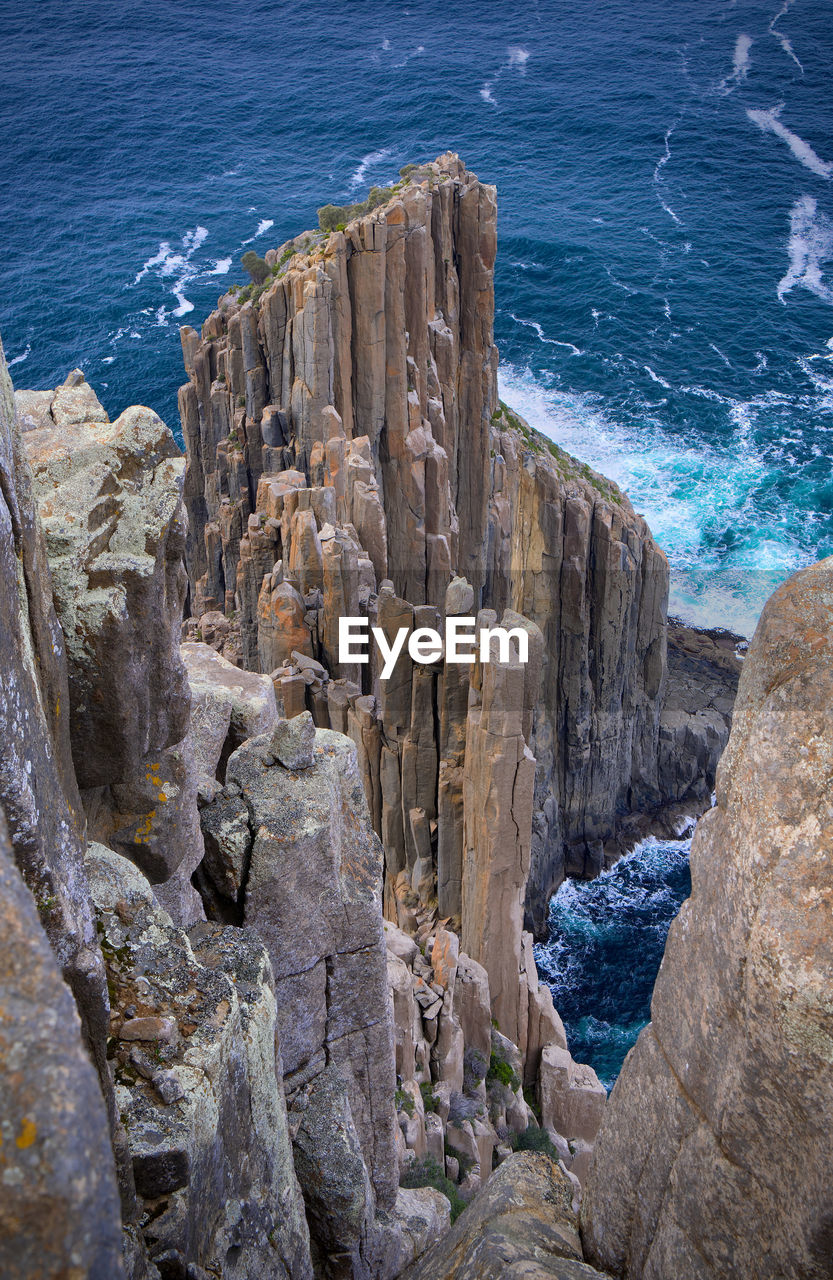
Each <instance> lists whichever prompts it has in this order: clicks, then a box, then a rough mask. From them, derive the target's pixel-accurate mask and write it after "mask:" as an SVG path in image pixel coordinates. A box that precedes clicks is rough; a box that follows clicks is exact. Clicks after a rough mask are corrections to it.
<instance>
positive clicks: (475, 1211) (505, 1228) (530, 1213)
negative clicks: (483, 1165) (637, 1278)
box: [403, 1151, 602, 1280]
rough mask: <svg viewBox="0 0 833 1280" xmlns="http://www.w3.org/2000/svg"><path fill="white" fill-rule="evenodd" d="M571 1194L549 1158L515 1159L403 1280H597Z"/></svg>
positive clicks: (521, 1156) (525, 1156) (528, 1156)
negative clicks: (584, 1250) (584, 1253)
mask: <svg viewBox="0 0 833 1280" xmlns="http://www.w3.org/2000/svg"><path fill="white" fill-rule="evenodd" d="M601 1274H602V1273H601V1272H599V1271H595V1270H594V1269H593V1267H589V1266H586V1265H585V1264H584V1262H582V1252H581V1241H580V1239H579V1234H578V1221H577V1219H576V1216H575V1213H574V1212H573V1209H572V1188H571V1186H570V1184H569V1182H568V1181H567V1179H566V1178H565V1177H564V1175H563V1173H561V1172H560V1170H559V1169H558V1168H557V1167H556V1166H555V1165H554V1164H553V1163H552V1161H551V1160H550V1159H549V1158H548V1157H547V1156H545V1155H535V1154H533V1153H532V1152H531V1151H527V1152H524V1153H523V1154H519V1155H515V1156H511V1157H510V1158H509V1159H508V1160H507V1161H506V1163H505V1164H503V1165H501V1167H500V1169H499V1170H498V1171H497V1173H496V1174H495V1176H494V1177H493V1178H492V1179H491V1180H490V1182H489V1184H488V1186H487V1187H485V1188H484V1189H483V1191H481V1192H480V1194H479V1195H478V1196H477V1198H476V1199H475V1200H474V1202H473V1203H472V1204H471V1205H469V1207H468V1209H466V1210H465V1212H464V1213H463V1214H462V1215H461V1217H460V1218H458V1220H457V1222H456V1223H455V1225H454V1226H453V1227H452V1229H451V1231H450V1232H449V1234H448V1235H447V1236H446V1237H445V1238H444V1239H443V1240H440V1241H438V1242H437V1243H436V1244H435V1245H434V1246H433V1248H431V1249H429V1250H428V1251H427V1252H426V1253H425V1254H423V1256H422V1257H421V1258H420V1259H419V1261H418V1262H416V1263H414V1265H413V1266H412V1267H409V1268H408V1270H407V1271H406V1272H405V1273H404V1276H403V1280H593V1277H600V1276H601Z"/></svg>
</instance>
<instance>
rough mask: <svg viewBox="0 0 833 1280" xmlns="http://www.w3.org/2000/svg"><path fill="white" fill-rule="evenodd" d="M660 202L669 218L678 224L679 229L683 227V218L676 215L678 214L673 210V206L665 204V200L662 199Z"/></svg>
mask: <svg viewBox="0 0 833 1280" xmlns="http://www.w3.org/2000/svg"><path fill="white" fill-rule="evenodd" d="M659 202H660V204H661V205H662V207H663V209H664V210H665V212H666V213H667V214H668V216H669V218H673V219H674V221H675V222H676V224H677V226H678V227H681V226H682V225H683V220H682V218H681V217H679V215H678V214H676V213H675V212H674V210H673V209H672V208H671V206H670V205H668V204H666V203H665V201H664V200H663V199H661V198H660V201H659Z"/></svg>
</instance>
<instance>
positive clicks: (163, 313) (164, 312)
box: [156, 302, 168, 329]
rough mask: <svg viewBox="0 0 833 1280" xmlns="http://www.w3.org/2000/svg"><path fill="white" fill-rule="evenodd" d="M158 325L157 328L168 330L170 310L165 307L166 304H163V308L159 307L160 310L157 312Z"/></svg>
mask: <svg viewBox="0 0 833 1280" xmlns="http://www.w3.org/2000/svg"><path fill="white" fill-rule="evenodd" d="M156 324H157V327H158V328H161V329H165V328H167V325H168V308H167V307H166V306H165V304H164V302H163V303H162V306H161V307H159V309H158V310H157V312H156Z"/></svg>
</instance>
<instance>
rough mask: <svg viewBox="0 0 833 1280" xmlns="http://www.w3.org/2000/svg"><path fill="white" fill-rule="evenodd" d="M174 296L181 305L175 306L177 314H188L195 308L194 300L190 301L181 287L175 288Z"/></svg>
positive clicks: (175, 313)
mask: <svg viewBox="0 0 833 1280" xmlns="http://www.w3.org/2000/svg"><path fill="white" fill-rule="evenodd" d="M174 297H175V298H176V300H177V302H178V303H179V306H178V307H175V308H174V315H175V316H187V314H188V312H189V311H193V310H194V304H193V302H189V301H188V299H187V298H186V297H185V294H184V293H183V292H182V290H181V289H175V290H174ZM137 336H138V335H137Z"/></svg>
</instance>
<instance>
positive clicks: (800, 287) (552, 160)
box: [0, 0, 833, 631]
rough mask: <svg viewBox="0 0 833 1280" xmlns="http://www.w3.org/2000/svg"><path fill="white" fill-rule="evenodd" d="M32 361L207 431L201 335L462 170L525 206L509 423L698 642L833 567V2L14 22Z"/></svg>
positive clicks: (5, 209)
mask: <svg viewBox="0 0 833 1280" xmlns="http://www.w3.org/2000/svg"><path fill="white" fill-rule="evenodd" d="M0 14H2V25H3V36H4V39H3V42H2V45H0V126H1V127H2V131H3V149H4V162H5V163H4V165H3V166H2V172H0V186H2V200H0V231H1V232H2V244H3V254H2V260H1V261H0V330H1V331H2V334H3V338H4V342H5V345H6V349H7V353H8V355H9V357H10V358H11V359H12V361H13V366H12V373H13V376H14V378H15V380H16V381H17V383H18V385H22V386H25V385H34V386H43V385H52V384H55V383H56V382H57V381H58V380H59V379H61V378H63V377H64V376H65V374H66V372H67V370H68V369H69V368H70V367H72V366H73V365H75V364H80V365H81V366H82V368H83V369H84V371H85V372H86V374H87V376H88V378H89V379H90V380H91V381H92V382H93V383H94V384H95V385H96V386H97V387H98V388H99V390H100V392H101V395H102V397H103V399H104V401H105V403H106V404H107V406H108V407H109V409H110V411H111V412H112V413H116V412H119V411H120V410H121V409H122V408H123V407H124V406H125V405H126V404H128V403H131V402H134V401H139V402H144V403H147V404H150V405H152V406H153V407H154V408H156V409H157V410H158V411H159V412H160V413H162V415H163V416H164V417H165V418H166V419H167V420H168V421H169V422H170V423H171V425H173V426H176V388H177V386H178V384H179V382H180V381H181V380H182V367H181V357H180V352H179V341H178V334H177V329H178V326H179V324H180V323H181V322H182V321H184V320H187V321H192V322H199V320H200V318H201V317H202V316H204V315H205V314H206V313H207V311H208V310H209V308H210V307H211V306H212V305H213V304H214V303H215V302H216V299H217V296H218V295H219V293H220V292H221V291H222V290H223V289H224V288H225V286H226V285H227V284H229V283H231V282H232V281H233V280H242V279H243V272H242V270H241V268H240V267H239V258H240V255H241V253H242V252H244V250H245V248H246V247H247V246H248V245H250V244H251V245H254V246H255V247H256V248H258V249H259V250H261V251H263V250H265V249H266V248H267V247H268V246H269V245H274V244H277V243H279V242H280V241H282V240H283V239H285V238H286V237H287V236H289V235H290V234H295V233H297V232H298V231H299V230H300V229H303V228H305V227H306V226H308V225H310V224H311V223H314V221H315V211H316V208H317V206H318V205H320V204H321V203H324V202H325V201H329V200H335V201H338V200H347V199H349V198H351V197H357V196H359V195H361V194H363V193H364V192H365V190H366V189H367V187H368V186H369V184H370V183H380V182H384V181H385V180H387V179H391V178H393V177H395V176H396V174H397V171H398V169H399V168H400V166H401V165H403V164H405V163H406V162H408V161H411V160H413V159H419V158H424V157H431V156H433V155H435V154H436V153H438V152H439V151H441V150H444V149H446V148H447V147H452V148H454V149H456V150H458V151H459V152H460V153H461V154H462V155H463V156H464V157H465V158H466V160H467V161H468V163H469V164H470V166H471V167H472V168H473V169H474V170H475V171H476V172H478V173H479V174H480V175H481V176H482V177H483V178H484V179H486V180H489V181H493V182H496V183H497V184H498V188H499V192H500V253H499V260H498V268H497V307H498V314H497V339H498V342H499V345H500V350H501V358H502V367H501V377H502V385H503V388H504V394H505V397H506V398H507V399H509V400H510V401H511V402H512V403H513V404H514V405H515V406H516V407H518V408H520V409H521V410H522V411H524V412H526V413H527V414H528V416H529V417H531V418H532V419H533V421H534V422H535V423H536V424H537V425H539V426H541V427H542V428H543V429H544V430H545V431H548V432H549V433H550V434H551V435H553V436H554V437H556V438H557V439H559V440H560V441H561V442H562V443H564V444H565V445H566V446H567V447H568V448H571V449H573V450H574V451H575V452H577V453H579V454H581V455H582V456H583V457H584V458H586V459H587V460H589V461H590V462H591V463H593V464H594V465H596V466H598V467H600V468H601V469H603V470H605V471H607V472H608V473H609V474H612V475H613V476H614V477H615V478H616V479H618V480H620V481H621V482H622V483H623V484H624V485H625V486H626V487H627V488H628V490H629V491H630V493H631V496H632V498H633V500H634V503H635V505H636V506H637V508H638V509H639V510H641V511H643V512H644V513H645V515H646V516H647V517H648V519H649V521H650V523H651V525H652V528H653V529H654V532H655V533H656V535H657V537H658V539H659V541H660V543H661V544H662V546H663V547H664V548H665V550H666V551H667V552H668V554H669V556H670V558H671V560H672V564H673V565H674V567H675V577H674V600H673V602H672V607H673V609H674V611H675V612H677V613H682V614H683V615H684V616H686V617H688V618H690V619H692V620H695V621H701V622H722V623H724V624H725V625H730V626H731V625H734V626H735V627H737V628H739V629H741V630H745V631H749V630H750V629H751V627H752V625H753V624H754V618H755V615H756V611H757V609H758V608H759V606H760V602H761V600H762V598H763V596H765V595H766V594H767V593H768V591H769V590H770V589H771V587H772V585H774V583H775V582H776V581H777V580H778V579H779V578H781V577H783V576H784V575H785V574H786V573H788V572H789V571H790V570H792V569H793V568H795V567H796V566H798V565H800V564H803V563H806V562H808V561H811V560H813V559H814V558H816V557H817V556H819V555H821V554H824V553H827V552H829V551H831V550H833V473H832V472H831V458H830V440H831V436H830V432H831V428H833V309H832V308H833V274H832V272H833V187H831V182H833V141H831V139H833V127H831V126H833V94H831V93H830V74H829V68H830V66H831V53H832V52H833V22H831V5H830V2H829V0H825V2H824V3H819V2H818V0H786V2H785V3H783V4H779V3H778V0H767V3H746V2H744V0H737V2H736V3H733V2H731V0H697V2H696V3H695V2H694V0H681V3H678V4H675V5H669V4H667V3H665V0H636V2H630V3H624V2H622V0H619V2H617V0H606V3H604V4H599V3H598V2H597V0H594V2H591V0H577V2H575V3H572V4H570V5H566V4H558V5H556V4H546V3H543V2H540V3H539V2H532V3H524V2H523V0H519V3H517V4H515V5H513V6H511V9H510V8H509V7H506V6H495V5H483V4H481V3H479V0H478V3H476V4H475V3H471V2H468V0H463V2H462V3H458V4H456V5H454V6H449V5H446V4H439V3H436V2H435V0H425V2H424V3H421V4H419V5H415V4H414V5H408V4H404V5H403V4H398V5H391V4H382V3H379V2H378V0H354V2H353V3H350V4H344V3H333V4H329V5H327V6H308V5H305V4H301V3H298V2H297V0H290V2H288V3H281V4H277V3H266V2H265V0H255V2H254V3H250V4H246V5H245V6H244V5H242V4H240V5H234V4H232V5H228V4H227V3H222V4H221V3H219V2H218V0H199V2H197V0H178V2H177V3H176V4H174V3H171V2H170V0H164V2H163V0H146V2H145V3H142V4H141V5H134V4H132V3H131V4H127V3H126V2H125V0H107V2H106V3H105V2H104V0H83V2H81V0H67V2H66V3H61V4H60V5H59V4H57V3H53V2H50V3H44V2H43V0H40V2H39V0H33V2H32V3H30V4H28V5H25V6H24V5H17V4H12V3H10V0H0Z"/></svg>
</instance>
